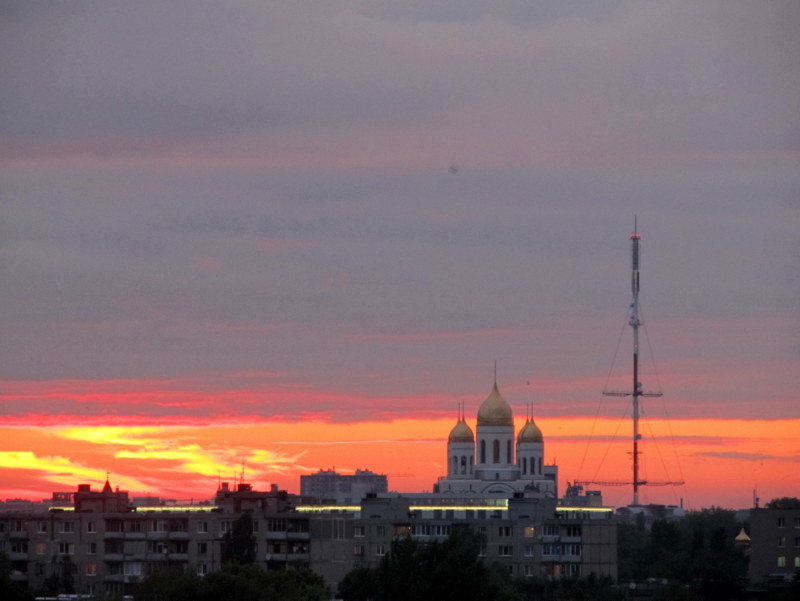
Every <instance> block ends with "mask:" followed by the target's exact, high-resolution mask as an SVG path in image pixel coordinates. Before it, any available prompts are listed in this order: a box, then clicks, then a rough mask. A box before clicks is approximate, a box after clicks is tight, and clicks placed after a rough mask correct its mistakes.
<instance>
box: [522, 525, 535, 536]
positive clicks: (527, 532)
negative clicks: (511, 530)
mask: <svg viewBox="0 0 800 601" xmlns="http://www.w3.org/2000/svg"><path fill="white" fill-rule="evenodd" d="M524 536H525V538H533V537H534V536H536V528H534V527H533V526H525V534H524Z"/></svg>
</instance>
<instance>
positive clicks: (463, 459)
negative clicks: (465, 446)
mask: <svg viewBox="0 0 800 601" xmlns="http://www.w3.org/2000/svg"><path fill="white" fill-rule="evenodd" d="M461 473H462V474H466V473H467V456H466V455H462V456H461Z"/></svg>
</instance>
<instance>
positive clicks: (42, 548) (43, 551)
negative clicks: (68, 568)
mask: <svg viewBox="0 0 800 601" xmlns="http://www.w3.org/2000/svg"><path fill="white" fill-rule="evenodd" d="M36 555H47V543H45V542H40V543H36Z"/></svg>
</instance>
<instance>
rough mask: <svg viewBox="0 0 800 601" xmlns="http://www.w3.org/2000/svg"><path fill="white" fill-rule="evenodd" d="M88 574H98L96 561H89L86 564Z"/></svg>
mask: <svg viewBox="0 0 800 601" xmlns="http://www.w3.org/2000/svg"><path fill="white" fill-rule="evenodd" d="M86 575H87V576H97V564H96V563H87V564H86Z"/></svg>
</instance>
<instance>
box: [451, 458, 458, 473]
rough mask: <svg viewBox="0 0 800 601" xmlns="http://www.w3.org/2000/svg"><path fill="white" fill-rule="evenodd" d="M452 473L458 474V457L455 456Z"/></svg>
mask: <svg viewBox="0 0 800 601" xmlns="http://www.w3.org/2000/svg"><path fill="white" fill-rule="evenodd" d="M451 472H452V473H453V475H455V474H457V473H458V457H456V456H455V455H453V468H452V470H451Z"/></svg>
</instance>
